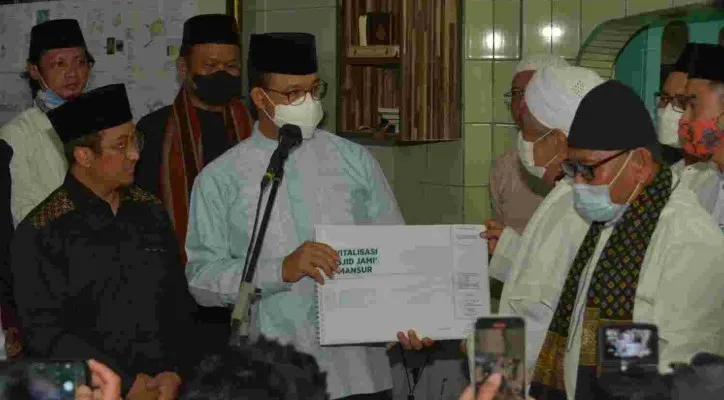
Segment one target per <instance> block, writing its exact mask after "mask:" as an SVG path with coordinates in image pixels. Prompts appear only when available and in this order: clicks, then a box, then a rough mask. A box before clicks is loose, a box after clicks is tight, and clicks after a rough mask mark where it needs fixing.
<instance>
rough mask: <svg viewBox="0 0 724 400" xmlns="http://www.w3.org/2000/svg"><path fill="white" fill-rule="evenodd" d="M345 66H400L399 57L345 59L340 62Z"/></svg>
mask: <svg viewBox="0 0 724 400" xmlns="http://www.w3.org/2000/svg"><path fill="white" fill-rule="evenodd" d="M342 62H343V63H345V64H347V65H362V66H378V67H393V68H397V67H399V66H400V58H399V57H345V58H344V59H343V60H342Z"/></svg>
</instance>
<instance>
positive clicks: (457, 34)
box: [337, 0, 463, 145]
mask: <svg viewBox="0 0 724 400" xmlns="http://www.w3.org/2000/svg"><path fill="white" fill-rule="evenodd" d="M461 4H462V0H366V1H359V0H342V1H341V2H340V6H339V10H340V14H339V40H338V43H339V50H338V53H337V54H338V57H339V59H338V61H339V62H338V66H339V72H338V74H337V76H338V79H339V84H338V86H337V87H338V91H337V93H338V96H339V101H338V104H339V108H338V118H337V123H338V126H337V131H338V132H345V133H344V134H341V135H340V136H343V137H346V138H349V139H352V140H354V141H356V142H359V141H360V140H364V141H365V142H368V141H373V142H374V141H378V142H380V143H383V142H384V143H388V142H391V141H392V142H396V143H397V144H414V143H430V142H440V141H450V140H459V139H460V138H461V137H462V80H461V79H460V78H461V76H462V68H461V66H462V57H461V54H463V52H462V50H463V47H462V43H463V40H462V37H463V35H462V16H461V8H462V6H461ZM370 12H387V13H390V14H391V15H392V21H393V22H392V26H393V30H392V32H391V33H390V41H389V43H397V44H399V57H394V58H393V57H359V58H358V57H349V54H351V53H350V51H354V50H355V47H356V46H359V42H360V40H359V26H358V25H359V17H360V16H361V15H364V14H367V13H370ZM380 108H397V109H399V110H400V123H401V127H402V129H401V131H400V133H398V134H396V135H386V136H382V137H380V136H379V135H374V134H372V133H367V132H356V130H357V129H358V127H360V126H378V125H379V124H380V115H379V112H378V109H380ZM383 145H384V144H383Z"/></svg>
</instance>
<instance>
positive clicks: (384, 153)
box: [365, 146, 395, 187]
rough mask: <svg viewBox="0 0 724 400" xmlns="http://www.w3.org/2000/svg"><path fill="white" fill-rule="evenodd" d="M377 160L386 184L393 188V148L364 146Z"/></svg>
mask: <svg viewBox="0 0 724 400" xmlns="http://www.w3.org/2000/svg"><path fill="white" fill-rule="evenodd" d="M365 147H366V148H367V150H368V151H369V152H370V153H371V154H372V156H373V157H374V158H375V160H377V163H378V164H379V165H380V168H381V169H382V172H383V173H384V174H385V178H387V182H389V183H390V185H392V186H393V187H394V181H395V148H394V147H390V146H365Z"/></svg>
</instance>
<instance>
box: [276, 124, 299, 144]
mask: <svg viewBox="0 0 724 400" xmlns="http://www.w3.org/2000/svg"><path fill="white" fill-rule="evenodd" d="M300 143H302V129H301V128H299V127H298V126H296V125H292V124H284V125H282V127H281V128H279V145H280V146H285V147H286V148H288V149H291V148H294V147H296V146H297V145H299V144H300Z"/></svg>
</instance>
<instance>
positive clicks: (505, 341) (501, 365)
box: [468, 316, 526, 398]
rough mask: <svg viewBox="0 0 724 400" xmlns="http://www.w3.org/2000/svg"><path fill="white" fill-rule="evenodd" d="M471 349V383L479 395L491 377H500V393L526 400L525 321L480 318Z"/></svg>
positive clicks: (511, 318)
mask: <svg viewBox="0 0 724 400" xmlns="http://www.w3.org/2000/svg"><path fill="white" fill-rule="evenodd" d="M472 347H473V348H472V351H469V352H468V357H471V359H470V360H469V365H470V366H471V381H472V382H473V387H474V388H475V392H476V393H477V391H478V389H479V387H480V386H481V385H482V384H483V383H485V381H486V380H487V379H488V377H490V375H492V374H494V373H501V374H502V375H503V380H502V383H501V385H500V389H499V390H498V392H499V393H501V394H512V395H513V396H516V397H518V396H519V397H520V398H525V389H526V373H525V372H526V371H525V321H524V320H523V319H522V318H519V317H501V316H496V317H483V318H478V320H477V321H476V322H475V331H474V338H473V346H472Z"/></svg>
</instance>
